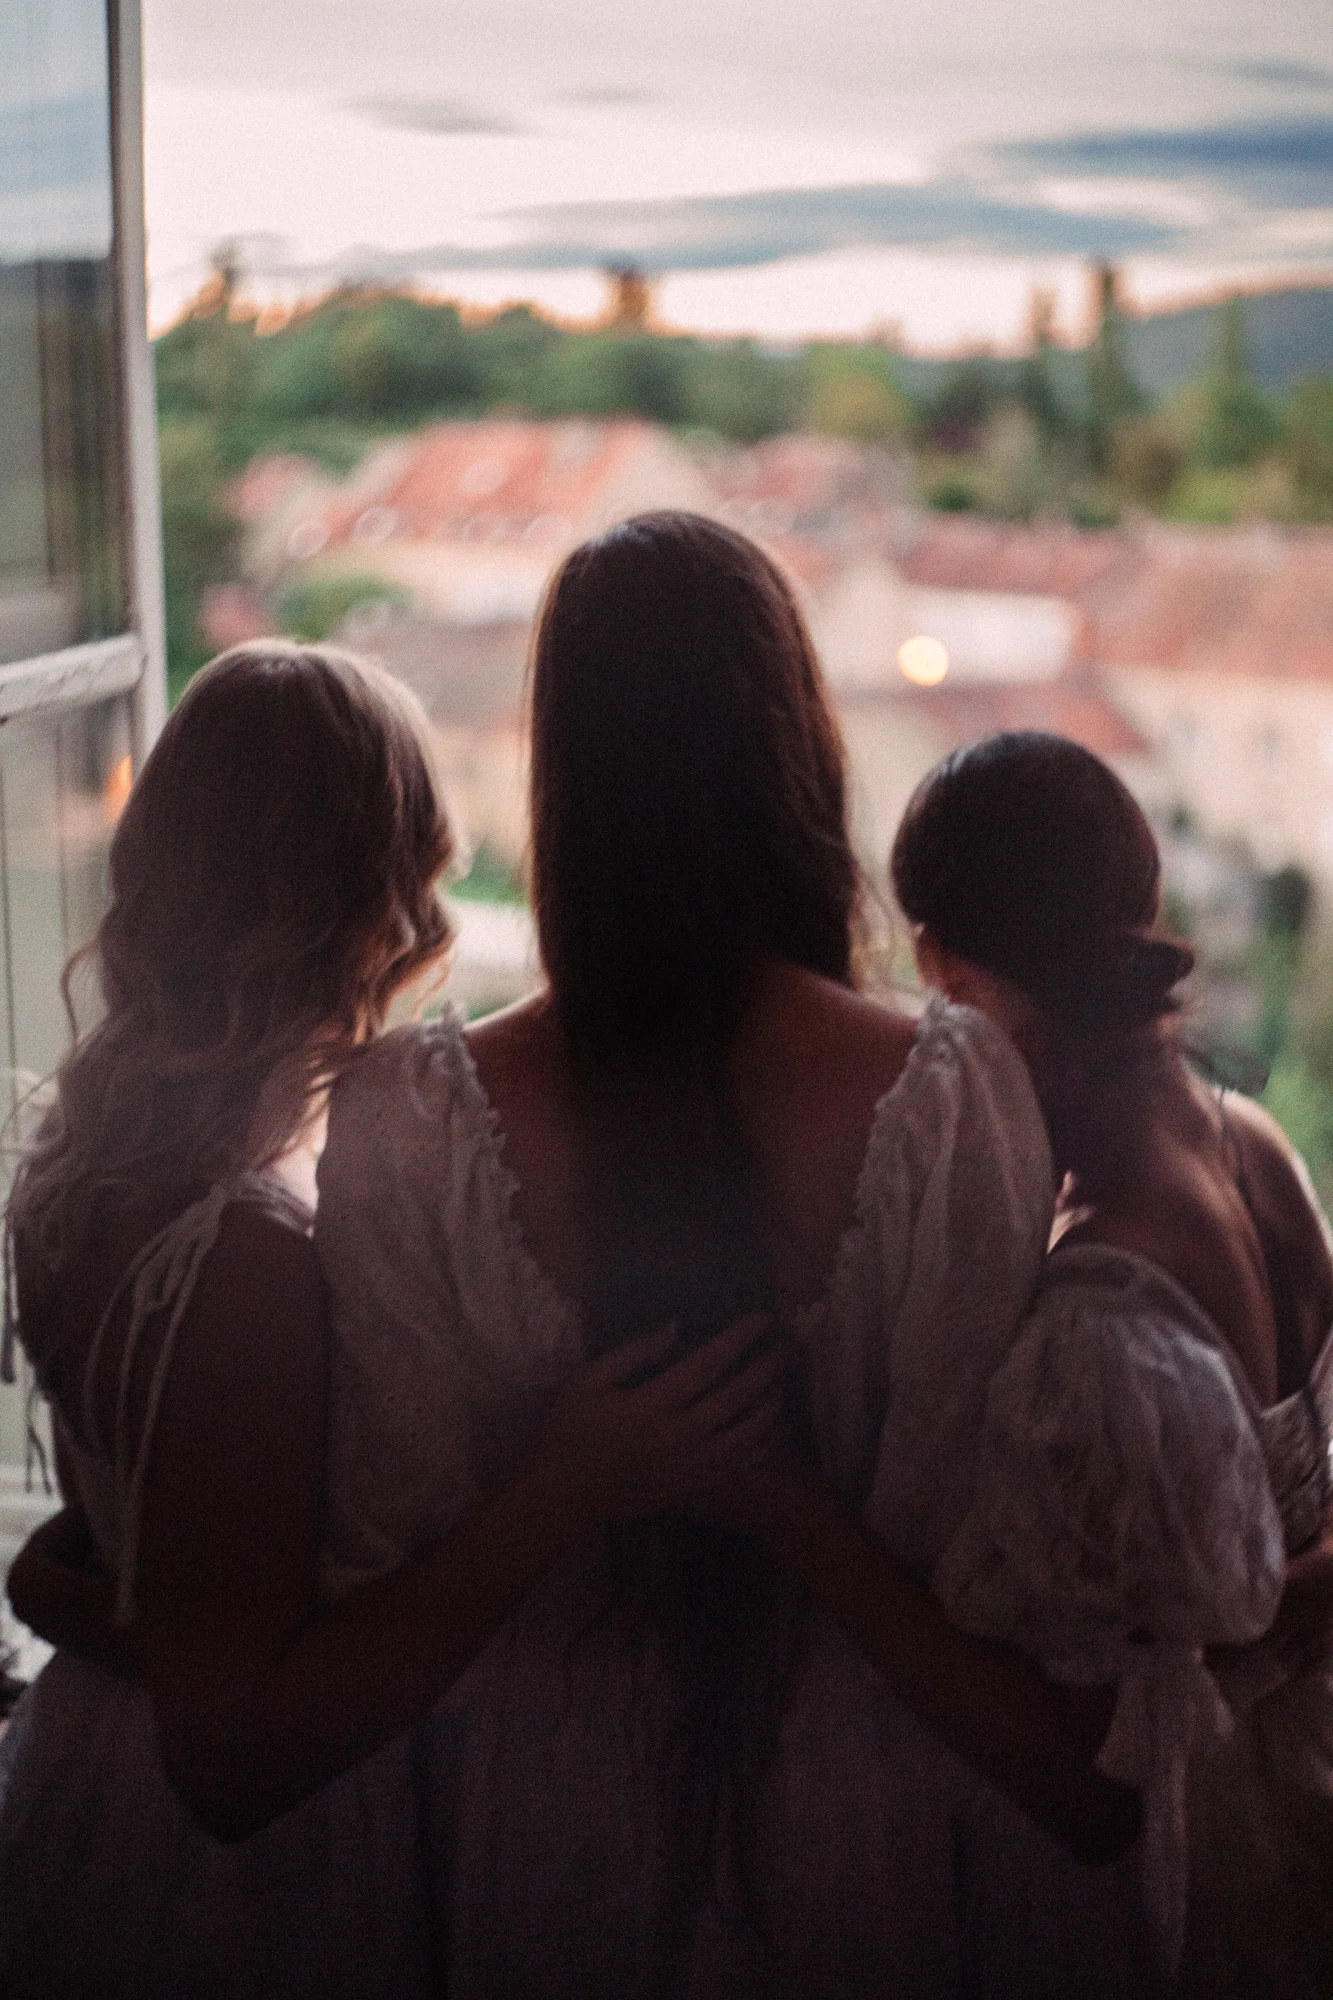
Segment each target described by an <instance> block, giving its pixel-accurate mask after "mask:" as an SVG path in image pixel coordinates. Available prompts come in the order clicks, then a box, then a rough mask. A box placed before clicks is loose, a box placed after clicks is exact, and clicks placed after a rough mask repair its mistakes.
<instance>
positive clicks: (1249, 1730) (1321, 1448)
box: [1185, 1191, 1333, 2000]
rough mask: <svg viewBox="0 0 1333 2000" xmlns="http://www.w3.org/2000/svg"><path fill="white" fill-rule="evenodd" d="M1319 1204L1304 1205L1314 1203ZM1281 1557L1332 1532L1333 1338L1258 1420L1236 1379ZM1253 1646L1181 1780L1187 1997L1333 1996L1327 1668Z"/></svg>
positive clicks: (1331, 1678)
mask: <svg viewBox="0 0 1333 2000" xmlns="http://www.w3.org/2000/svg"><path fill="white" fill-rule="evenodd" d="M1314 1199H1315V1197H1314V1195H1313V1191H1311V1200H1312V1201H1313V1200H1314ZM1240 1388H1241V1393H1242V1398H1243V1400H1244V1401H1245V1403H1246V1407H1247V1409H1248V1411H1249V1414H1250V1417H1251V1420H1252V1422H1253V1424H1254V1427H1255V1432H1256V1434H1257V1436H1258V1439H1259V1442H1260V1445H1261V1447H1262V1449H1263V1453H1264V1459H1265V1462H1266V1464H1267V1467H1268V1477H1269V1481H1270V1483H1271V1485H1272V1489H1273V1494H1274V1497H1275V1499H1276V1501H1277V1504H1278V1509H1279V1511H1280V1513H1281V1516H1282V1528H1283V1533H1284V1536H1285V1540H1286V1545H1287V1551H1288V1553H1289V1554H1291V1555H1296V1554H1299V1553H1300V1551H1301V1550H1302V1549H1305V1548H1307V1547H1308V1546H1309V1545H1310V1544H1311V1543H1312V1542H1313V1541H1314V1540H1315V1539H1316V1538H1317V1537H1318V1535H1319V1533H1320V1531H1321V1529H1322V1528H1323V1527H1324V1526H1325V1524H1326V1522H1327V1519H1328V1512H1329V1505H1330V1498H1331V1497H1333V1491H1331V1480H1330V1438H1333V1332H1330V1333H1328V1334H1327V1335H1326V1336H1325V1338H1324V1341H1323V1344H1322V1346H1321V1348H1320V1350H1319V1353H1318V1355H1317V1356H1316V1359H1315V1362H1314V1366H1313V1367H1312V1369H1311V1370H1310V1374H1309V1379H1308V1382H1307V1384H1306V1386H1305V1387H1304V1388H1303V1389H1300V1390H1297V1391H1296V1392H1295V1393H1293V1394H1291V1395H1289V1396H1284V1397H1283V1398H1282V1399H1281V1400H1280V1401H1279V1402H1277V1403H1273V1404H1270V1405H1269V1406H1268V1407H1267V1408H1261V1407H1260V1406H1259V1405H1258V1404H1257V1403H1256V1402H1255V1400H1254V1398H1253V1396H1252V1395H1251V1394H1250V1391H1249V1386H1248V1383H1247V1382H1246V1381H1245V1380H1244V1378H1243V1376H1242V1377H1241V1379H1240ZM1330 1644H1333V1640H1330V1639H1326V1640H1325V1642H1324V1645H1323V1647H1322V1648H1320V1647H1318V1646H1312V1647H1310V1648H1309V1649H1304V1650H1302V1651H1299V1652H1296V1653H1292V1652H1290V1651H1284V1650H1283V1649H1282V1648H1281V1647H1280V1646H1279V1645H1278V1644H1277V1643H1276V1642H1268V1641H1261V1642H1260V1643H1259V1644H1258V1645H1256V1646H1252V1647H1250V1648H1248V1649H1247V1650H1246V1651H1245V1652H1244V1653H1243V1654H1242V1655H1240V1656H1239V1657H1238V1658H1236V1659H1235V1660H1231V1661H1228V1662H1227V1664H1226V1666H1225V1667H1223V1668H1222V1669H1220V1670H1219V1680H1220V1683H1221V1686H1222V1689H1223V1692H1224V1694H1225V1696H1226V1699H1227V1701H1228V1703H1229V1705H1230V1707H1231V1710H1232V1713H1233V1716H1234V1718H1235V1723H1236V1726H1235V1728H1234V1729H1233V1730H1232V1731H1231V1732H1229V1733H1228V1734H1227V1735H1226V1736H1224V1737H1223V1738H1222V1739H1220V1740H1218V1739H1213V1740H1211V1741H1206V1742H1205V1743H1204V1744H1203V1745H1202V1746H1201V1747H1200V1751H1199V1753H1198V1755H1197V1756H1196V1758H1195V1760H1194V1763H1193V1766H1192V1769H1191V1773H1190V1798H1189V1805H1190V1815H1191V1848H1192V1856H1191V1861H1192V1867H1191V1884H1190V1902H1191V1909H1190V1919H1191V1922H1190V1932H1189V1936H1188V1939H1187V1943H1186V1953H1185V1989H1186V1992H1187V1993H1188V1994H1189V1995H1190V1996H1191V2000H1194V1996H1197V2000H1269V1996H1271V1995H1273V1994H1276V1993H1280V1994H1281V1995H1282V1996H1283V2000H1327V1996H1328V1995H1329V1994H1330V1993H1333V1660H1331V1659H1330V1652H1329V1647H1330Z"/></svg>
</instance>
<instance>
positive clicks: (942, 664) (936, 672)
mask: <svg viewBox="0 0 1333 2000" xmlns="http://www.w3.org/2000/svg"><path fill="white" fill-rule="evenodd" d="M898 665H899V667H900V668H901V670H902V672H903V674H904V675H905V676H906V678H907V679H908V680H909V681H913V682H915V684H916V686H917V687H925V688H929V687H938V686H939V684H940V682H941V681H942V680H943V679H944V676H945V675H946V674H947V673H948V671H949V651H948V648H947V647H946V646H944V645H942V644H941V642H940V641H939V640H938V639H931V638H928V637H927V635H926V634H925V633H924V632H922V633H919V634H918V635H917V637H916V638H915V639H904V640H903V643H902V645H901V646H899V648H898Z"/></svg>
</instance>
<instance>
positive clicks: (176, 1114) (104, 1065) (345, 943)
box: [11, 639, 452, 1264]
mask: <svg viewBox="0 0 1333 2000" xmlns="http://www.w3.org/2000/svg"><path fill="white" fill-rule="evenodd" d="M424 727H425V718H424V716H422V714H421V711H420V709H419V708H418V707H417V705H416V704H415V702H414V700H413V698H412V697H411V696H410V695H409V694H408V693H407V691H406V690H405V689H402V688H400V687H399V686H398V685H397V684H396V683H394V682H392V681H390V680H389V678H388V676H387V675H385V674H383V673H381V672H380V671H379V670H378V669H377V668H375V667H372V666H370V665H368V664H366V663H365V662H363V661H359V660H357V659H355V658H354V657H353V656H352V655H351V654H347V653H342V652H339V651H338V650H337V649H335V648H332V647H315V646H296V645H292V644H289V643H288V642H286V641H284V640H281V639H266V640H258V641H255V642H254V643H253V644H249V645H245V646H239V647H236V648H234V649H233V650H232V651H231V652H228V653H224V654H222V655H221V656H220V657H219V658H218V659H216V660H214V661H213V662H212V664H211V665H210V666H208V667H206V668H205V669H204V670H203V672H202V673H200V674H199V675H198V676H197V677H196V678H195V680H194V681H192V682H191V684H190V686H189V688H188V689H187V690H186V693H185V695H184V696H183V698H182V700H181V702H180V705H179V707H178V708H177V709H176V711H175V713H174V714H173V715H172V716H171V718H170V720H169V721H168V722H167V724H166V727H165V728H164V729H163V731H162V734H161V736H160V737H159V738H158V741H157V743H156V745H155V746H154V749H153V752H152V754H151V756H150V757H149V758H148V760H147V762H146V764H145V765H144V768H143V770H142V771H141V772H140V774H139V776H138V778H137V780H136V782H135V785H134V789H133V791H132V792H131V793H130V797H129V802H128V804H127V805H126V807H125V810H124V813H123V814H122V816H121V820H120V824H119V826H118V827H117V829H116V835H115V839H114V840H113V842H112V847H111V895H110V901H109V904H108V907H107V910H106V914H105V915H104V917H103V918H102V922H101V925H100V927H99V929H98V931H97V935H96V937H95V938H94V940H93V942H92V944H91V945H90V946H89V947H88V948H87V951H86V952H85V953H83V954H80V955H79V957H80V958H83V957H86V958H87V959H89V960H90V961H91V963H92V965H93V967H94V968H95V970H96V973H97V978H98V984H99V986H100V990H101V998H102V1001H103V1008H104V1011H103V1015H102V1018H101V1020H100V1021H99V1022H98V1023H97V1024H96V1025H95V1026H94V1027H93V1028H92V1029H91V1031H90V1032H89V1033H88V1034H86V1035H85V1036H83V1037H82V1039H80V1040H78V1041H77V1042H76V1043H75V1045H74V1047H73V1048H72V1049H71V1051H70V1052H69V1054H68V1055H67V1056H66V1057H65V1059H64V1061H63V1062H62V1063H61V1065H60V1068H59V1070H58V1071H57V1074H56V1090H57V1101H56V1105H55V1107H54V1109H53V1111H52V1112H51V1114H50V1115H49V1116H48V1118H47V1119H46V1121H45V1123H44V1125H43V1127H42V1130H41V1132H40V1133H39V1135H38V1138H37V1141H36V1143H35V1145H34V1146H33V1147H32V1149H31V1150H30V1152H29V1154H28V1156H27V1158H26V1159H25V1161H24V1164H23V1167H22V1169H21V1172H20V1175H19V1179H18V1182H17V1185H16V1189H15V1193H14V1196H13V1198H12V1202H11V1214H12V1217H13V1220H14V1225H15V1227H16V1228H19V1229H21V1230H22V1231H23V1232H24V1233H25V1236H26V1238H27V1240H28V1243H29V1245H30V1246H31V1247H32V1248H33V1249H35V1250H36V1251H37V1252H38V1253H39V1254H41V1255H42V1256H43V1257H44V1258H45V1260H46V1261H47V1262H48V1263H49V1264H56V1263H59V1262H60V1261H62V1260H63V1259H65V1258H67V1257H69V1256H70V1255H72V1254H75V1253H76V1252H77V1248H78V1245H79V1243H80V1242H81V1241H82V1240H84V1239H85V1238H86V1236H87V1234H88V1233H89V1232H90V1231H91V1230H92V1229H94V1228H95V1227H96V1226H97V1224H98V1223H99V1221H100V1220H101V1219H102V1218H104V1217H105V1216H106V1215H107V1214H114V1213H116V1212H117V1210H118V1208H119V1207H120V1206H122V1205H123V1204H124V1203H126V1202H127V1201H129V1202H132V1201H133V1200H134V1199H135V1198H136V1197H137V1198H142V1196H143V1193H144V1190H145V1189H146V1188H149V1189H157V1190H163V1191H168V1192H171V1193H173V1194H175V1195H178V1196H179V1199H180V1200H181V1201H182V1203H183V1202H185V1201H188V1200H189V1199H190V1198H191V1190H195V1191H199V1190H201V1189H202V1188H204V1187H207V1186H208V1185H209V1184H210V1183H211V1182H213V1181H214V1180H217V1179H219V1178H221V1177H224V1176H226V1175H228V1174H230V1173H232V1172H234V1171H236V1170H237V1169H239V1168H243V1167H246V1166H257V1165H262V1164H264V1163H266V1162H267V1161H269V1160H271V1159H272V1158H273V1157H274V1156H275V1155H277V1154H278V1153H280V1152H281V1151H282V1149H283V1147H284V1146H285V1145H286V1144H287V1143H288V1142H289V1141H290V1139H291V1138H292V1136H293V1134H294V1132H295V1131H296V1129H297V1128H298V1126H299V1125H300V1124H301V1122H302V1120H303V1119H304V1118H305V1117H306V1116H307V1114H308V1110H309V1105H310V1100H311V1096H312V1092H314V1091H316V1090H317V1089H318V1088H319V1087H321V1086H322V1085H324V1084H327V1083H328V1082H330V1081H331V1080H332V1079H333V1078H334V1077H335V1076H336V1075H337V1073H338V1071H339V1070H340V1069H341V1068H342V1067H343V1066H344V1065H345V1064H346V1062H348V1061H349V1060H350V1059H351V1057H352V1056H353V1055H354V1053H355V1052H356V1049H357V1047H358V1045H359V1044H360V1042H361V1041H362V1040H363V1039H364V1037H365V1036H366V1034H367V1033H368V1032H370V1031H372V1030H374V1029H375V1028H377V1027H378V1026H379V1025H380V1024H381V1022H382V1020H383V1017H384V1014H385V1011H386V1009H387V1007H388V1004H389V1001H390V999H391V998H392V996H393V994H394V993H395V992H396V991H397V989H398V988H399V987H400V986H401V985H402V984H404V983H405V982H406V981H407V980H408V979H410V978H411V977H413V975H414V974H415V973H416V972H417V971H419V970H420V969H421V968H422V967H424V966H425V965H427V964H429V963H430V962H431V961H432V960H433V959H436V958H438V957H439V956H440V955H441V954H442V953H443V951H444V950H445V948H446V946H447V945H448V943H449V939H450V929H449V923H448V919H447V917H446V915H445V911H444V907H443V904H442V903H441V901H440V898H439V896H438V894H437V893H436V878H437V876H438V875H439V873H440V870H441V869H442V868H443V867H444V865H445V863H446V862H447V861H448V859H449V857H450V854H451V851H452V838H451V835H450V830H449V824H448V821H447V819H446V817H445V813H444V808H443V806H442V804H441V801H440V798H439V794H438V792H437V790H436V786H435V781H434V778H433V775H432V772H431V768H430V763H429V759H428V756H427V753H426V750H425V747H424V742H423V736H424ZM77 964H78V959H77V958H76V960H74V961H72V962H71V966H70V967H69V968H67V970H66V974H65V991H66V999H67V1004H68V1001H69V981H70V977H71V973H72V972H73V970H74V968H75V966H76V965H77ZM71 1014H72V1008H71Z"/></svg>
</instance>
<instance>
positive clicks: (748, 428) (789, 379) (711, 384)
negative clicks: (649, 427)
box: [686, 340, 805, 444]
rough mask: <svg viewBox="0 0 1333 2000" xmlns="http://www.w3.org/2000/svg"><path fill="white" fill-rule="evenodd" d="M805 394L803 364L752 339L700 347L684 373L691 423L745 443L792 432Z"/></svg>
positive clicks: (797, 420)
mask: <svg viewBox="0 0 1333 2000" xmlns="http://www.w3.org/2000/svg"><path fill="white" fill-rule="evenodd" d="M804 394H805V387H804V382H803V379H802V372H801V368H800V365H799V363H798V362H797V361H795V360H793V359H790V358H788V357H787V356H777V355H768V354H763V353H761V352H760V350H759V348H758V347H756V345H755V343H754V342H753V341H752V340H728V341H723V342H718V343H716V344H711V343H710V344H707V345H701V346H700V347H699V348H698V349H697V351H696V352H695V353H694V354H693V355H692V356H691V358H690V364H689V368H688V370H687V374H686V402H687V407H688V420H689V422H690V423H692V424H698V425H700V426H701V427H702V428H703V429H704V430H710V431H717V432H718V433H719V435H720V436H722V437H729V438H738V439H739V440H740V441H741V442H742V443H745V444H750V443H753V442H754V441H755V440H756V439H758V438H764V437H773V436H774V435H776V433H777V432H779V431H785V430H794V429H795V428H796V426H797V423H798V422H799V420H800V416H801V412H802V404H803V400H804Z"/></svg>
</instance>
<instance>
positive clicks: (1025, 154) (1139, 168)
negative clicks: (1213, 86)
mask: <svg viewBox="0 0 1333 2000" xmlns="http://www.w3.org/2000/svg"><path fill="white" fill-rule="evenodd" d="M992 157H993V158H996V159H998V160H1001V161H1003V162H1004V163H1005V164H1006V165H1008V166H1010V167H1013V168H1017V169H1019V170H1022V169H1024V168H1026V169H1028V170H1029V171H1035V172H1038V173H1043V174H1049V173H1059V174H1071V175H1105V176H1118V175H1125V176H1133V177H1135V178H1138V179H1159V180H1168V179H1176V180H1181V179H1191V180H1206V181H1211V182H1213V183H1214V184H1215V185H1217V186H1219V187H1222V188H1225V189H1227V190H1228V191H1229V192H1231V193H1232V194H1236V195H1239V196H1240V197H1242V198H1243V199H1245V200H1247V201H1250V202H1253V203H1256V204H1257V205H1259V206H1261V207H1274V208H1276V207H1281V208H1325V207H1327V206H1328V205H1329V204H1330V202H1333V117H1314V118H1285V119H1245V120H1237V121H1235V122H1232V123H1228V124H1217V125H1200V126H1192V127H1188V126H1187V127H1179V128H1176V129H1175V130H1167V131H1157V132H1153V131H1141V130H1123V131H1119V132H1083V133H1078V134H1076V135H1074V136H1071V137H1069V138H1066V139H1037V140H1025V141H1021V142H1019V143H1016V144H1012V145H1007V146H1003V147H997V148H996V149H995V151H994V153H993V154H992Z"/></svg>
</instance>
